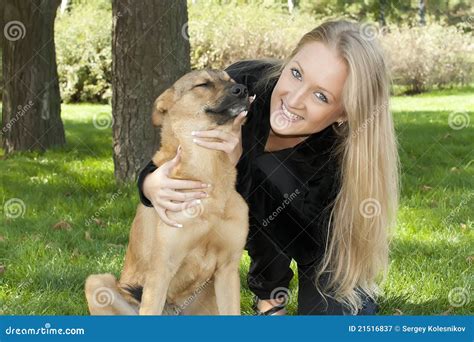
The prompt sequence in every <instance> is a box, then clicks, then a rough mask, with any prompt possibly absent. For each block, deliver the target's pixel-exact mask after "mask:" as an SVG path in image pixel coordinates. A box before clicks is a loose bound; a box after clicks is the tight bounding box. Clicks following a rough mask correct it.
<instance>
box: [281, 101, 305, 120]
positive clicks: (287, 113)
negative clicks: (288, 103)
mask: <svg viewBox="0 0 474 342" xmlns="http://www.w3.org/2000/svg"><path fill="white" fill-rule="evenodd" d="M281 109H282V110H283V114H285V116H286V118H287V119H288V120H290V121H298V120H303V119H304V118H303V117H301V116H299V115H296V114H293V113H291V112H290V111H289V110H288V109H287V108H286V107H285V105H284V104H283V103H282V104H281Z"/></svg>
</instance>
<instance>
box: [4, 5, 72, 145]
mask: <svg viewBox="0 0 474 342" xmlns="http://www.w3.org/2000/svg"><path fill="white" fill-rule="evenodd" d="M2 2H3V0H2ZM58 6H59V1H56V0H43V1H41V0H29V1H24V0H6V1H5V2H4V3H3V12H2V29H3V32H2V38H1V39H2V48H3V57H2V61H3V81H4V88H3V109H2V131H1V133H2V145H3V147H4V149H5V152H6V153H7V154H9V153H12V152H14V151H25V150H46V149H47V148H49V147H52V146H57V145H63V144H65V142H66V139H65V136H64V127H63V123H62V121H61V100H60V97H59V83H58V72H57V68H56V52H55V47H54V18H55V17H56V10H57V8H58Z"/></svg>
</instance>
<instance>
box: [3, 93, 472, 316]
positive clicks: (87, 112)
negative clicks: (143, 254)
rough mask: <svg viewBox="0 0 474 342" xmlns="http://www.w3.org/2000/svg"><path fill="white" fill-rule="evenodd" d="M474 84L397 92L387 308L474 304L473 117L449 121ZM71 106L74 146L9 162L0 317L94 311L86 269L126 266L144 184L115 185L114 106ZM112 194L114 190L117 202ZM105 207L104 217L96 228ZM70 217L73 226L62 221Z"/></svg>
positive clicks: (466, 103) (67, 115)
mask: <svg viewBox="0 0 474 342" xmlns="http://www.w3.org/2000/svg"><path fill="white" fill-rule="evenodd" d="M470 90H472V89H470V88H469V89H464V90H447V91H437V92H435V93H429V94H423V95H419V96H413V97H394V98H393V102H392V105H393V110H394V116H395V121H396V129H397V134H398V140H399V145H400V148H399V150H400V156H401V161H402V184H403V187H402V198H401V203H400V211H399V216H398V226H397V229H396V231H395V236H394V238H393V242H392V249H391V260H392V261H391V268H390V272H389V275H388V278H387V280H386V282H385V283H384V284H383V295H382V297H381V298H380V303H381V309H382V310H381V314H396V313H400V312H401V313H403V314H412V315H430V314H431V315H438V314H443V313H447V314H461V315H466V314H472V313H473V311H474V310H473V301H472V298H471V297H472V296H471V293H472V288H471V286H472V283H473V274H472V265H471V264H470V263H471V262H472V259H473V258H472V256H473V254H474V253H473V228H474V227H473V221H472V213H473V202H474V201H473V197H474V196H473V195H474V194H473V191H474V177H473V176H474V162H473V160H474V154H473V151H474V129H473V128H472V126H473V123H472V122H471V124H470V126H469V127H467V128H463V129H461V130H454V129H452V128H450V126H449V125H448V116H449V113H451V112H456V111H466V112H467V113H468V115H470V117H471V119H472V117H473V116H472V113H473V111H474V99H473V96H472V95H471V94H472V92H471V91H470ZM62 113H63V114H62V116H63V120H64V123H65V128H66V138H67V146H66V147H65V148H61V149H54V150H50V151H47V152H46V153H19V154H16V155H14V156H12V157H9V158H7V159H5V160H2V161H0V171H1V175H2V177H1V182H2V187H1V189H0V200H1V203H2V205H1V208H0V216H1V226H0V236H1V237H3V239H2V238H0V265H4V266H5V271H4V273H3V275H0V313H3V314H17V315H21V314H27V315H31V314H38V315H59V314H61V315H84V314H87V306H86V302H85V298H84V294H83V285H84V280H85V278H86V277H87V275H88V274H91V273H97V272H112V273H115V274H116V275H117V276H118V275H119V274H120V270H121V267H122V263H123V257H124V253H125V247H126V245H127V239H128V231H129V227H130V224H131V221H132V219H133V217H134V212H135V208H136V205H137V203H138V196H137V191H136V187H135V184H128V185H123V186H120V187H119V186H117V185H116V184H115V181H114V177H113V162H112V158H111V155H112V140H111V132H110V128H108V129H104V130H99V129H97V128H95V127H94V126H93V124H92V118H93V116H94V115H98V114H100V113H105V114H107V113H110V107H109V106H107V105H92V104H80V105H63V107H62ZM0 155H1V153H0ZM112 197H115V198H117V199H116V200H114V201H110V199H111V198H112ZM12 198H18V199H20V200H21V201H22V203H24V205H25V207H24V213H23V215H22V216H20V217H18V218H8V217H7V216H6V212H5V210H6V209H5V208H4V205H5V203H6V202H7V201H8V200H10V199H12ZM97 208H100V210H99V212H98V218H99V220H100V221H101V222H100V224H90V225H87V222H88V221H87V220H88V219H90V218H91V217H93V216H94V215H95V213H96V211H98V209H97ZM62 220H64V221H67V222H68V223H69V224H70V229H55V228H53V226H54V225H55V224H56V223H58V222H60V221H62ZM2 240H3V241H2ZM248 267H249V258H248V256H247V254H245V255H244V256H243V258H242V267H241V280H242V310H243V313H244V314H250V313H251V309H250V304H251V293H250V291H249V290H248V288H247V284H246V281H245V276H246V273H247V271H248ZM292 267H295V264H294V263H293V264H292ZM295 271H296V269H295ZM295 273H296V272H295ZM456 288H461V289H463V290H462V291H464V292H463V294H464V295H466V296H467V298H468V299H471V300H470V302H466V301H465V303H464V305H462V306H459V307H457V306H452V305H451V304H450V301H449V299H448V294H449V293H450V291H452V290H453V289H456ZM291 291H292V296H291V301H290V306H289V309H290V310H289V311H290V313H291V314H294V313H295V312H296V302H297V301H296V298H297V277H296V276H295V278H294V279H293V281H292V282H291ZM454 291H456V290H454ZM451 302H452V301H451Z"/></svg>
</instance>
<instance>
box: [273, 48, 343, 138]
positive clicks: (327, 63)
mask: <svg viewBox="0 0 474 342" xmlns="http://www.w3.org/2000/svg"><path fill="white" fill-rule="evenodd" d="M347 73H348V71H347V66H346V64H345V63H344V61H343V60H342V59H341V58H339V57H338V56H337V55H336V53H335V51H333V50H330V49H328V48H327V47H326V45H324V44H323V43H320V42H313V43H308V44H306V45H305V46H303V48H302V49H301V50H300V51H299V52H298V53H297V54H296V55H295V56H294V57H293V58H292V59H291V60H290V61H289V63H288V64H287V65H286V66H285V68H284V69H283V72H282V74H281V76H280V78H279V79H278V82H277V84H276V85H275V88H274V89H273V92H272V96H271V102H270V123H271V128H272V130H273V132H274V133H276V134H279V135H296V136H307V135H310V134H312V133H316V132H320V131H322V130H323V129H325V128H326V127H328V126H329V125H331V124H333V123H334V122H336V121H338V120H339V119H342V112H343V111H342V99H341V96H342V89H343V87H344V83H345V81H346V78H347Z"/></svg>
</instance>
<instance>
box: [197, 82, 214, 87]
mask: <svg viewBox="0 0 474 342" xmlns="http://www.w3.org/2000/svg"><path fill="white" fill-rule="evenodd" d="M210 85H211V83H210V82H205V83H199V84H196V85H195V86H194V88H196V87H204V88H206V87H209V86H210Z"/></svg>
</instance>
